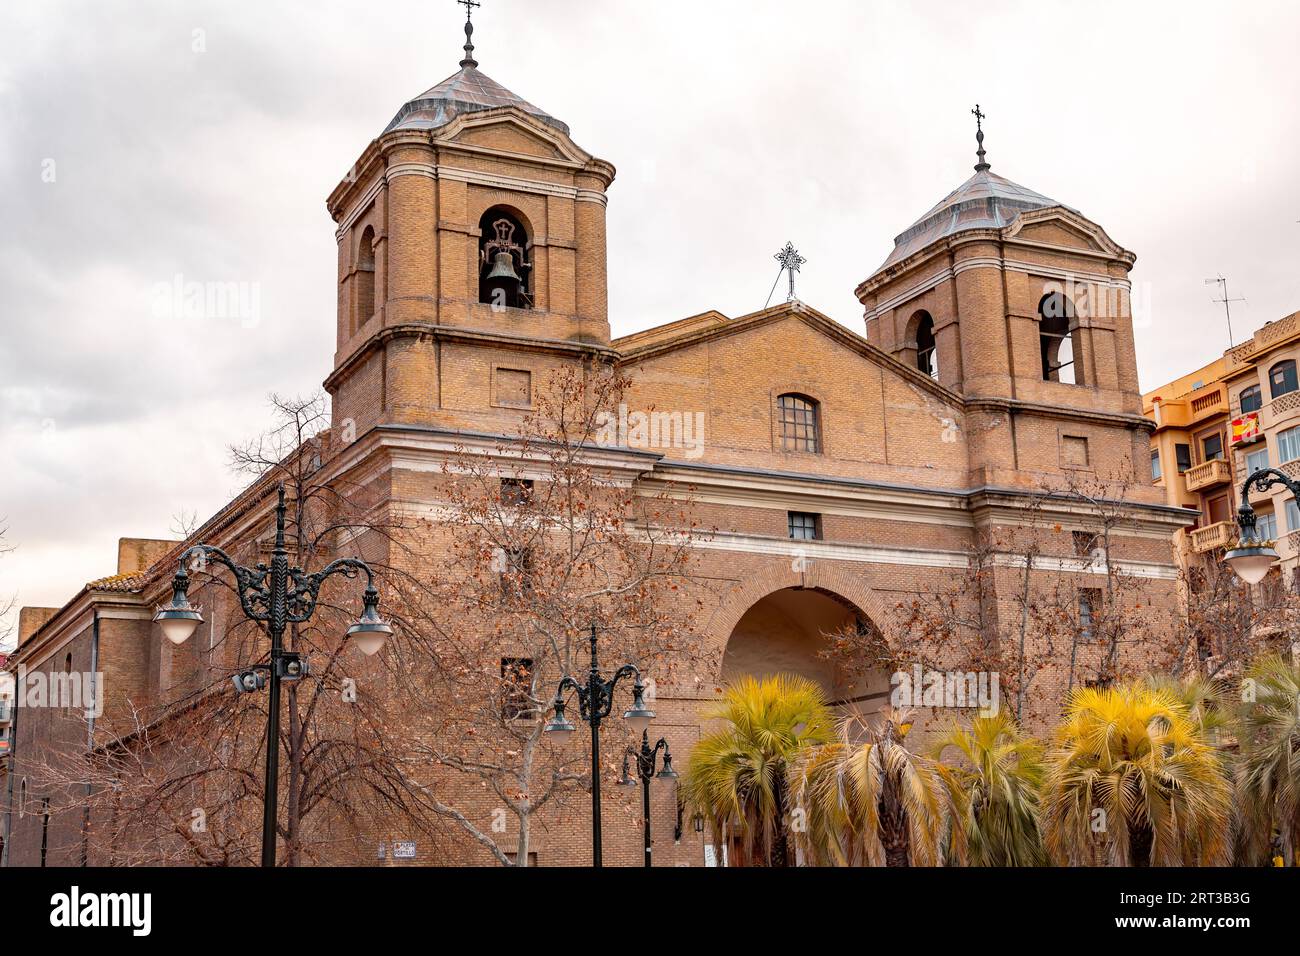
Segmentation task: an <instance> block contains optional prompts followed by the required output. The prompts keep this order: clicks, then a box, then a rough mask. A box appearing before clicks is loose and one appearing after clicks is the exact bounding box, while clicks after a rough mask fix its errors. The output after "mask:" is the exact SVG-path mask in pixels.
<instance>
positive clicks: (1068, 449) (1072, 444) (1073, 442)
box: [1061, 435, 1088, 468]
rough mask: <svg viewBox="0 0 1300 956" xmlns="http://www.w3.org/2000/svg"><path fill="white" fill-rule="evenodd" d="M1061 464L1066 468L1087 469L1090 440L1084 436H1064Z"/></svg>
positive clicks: (1062, 439)
mask: <svg viewBox="0 0 1300 956" xmlns="http://www.w3.org/2000/svg"><path fill="white" fill-rule="evenodd" d="M1061 464H1062V465H1064V466H1065V467H1066V468H1087V467H1088V439H1086V438H1084V437H1083V436H1082V435H1062V436H1061Z"/></svg>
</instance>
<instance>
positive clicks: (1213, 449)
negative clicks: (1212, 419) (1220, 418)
mask: <svg viewBox="0 0 1300 956" xmlns="http://www.w3.org/2000/svg"><path fill="white" fill-rule="evenodd" d="M1201 451H1202V452H1203V453H1204V455H1205V457H1204V459H1203V460H1204V461H1214V460H1215V459H1216V458H1222V457H1223V435H1222V434H1214V435H1208V436H1206V437H1205V438H1202V439H1201Z"/></svg>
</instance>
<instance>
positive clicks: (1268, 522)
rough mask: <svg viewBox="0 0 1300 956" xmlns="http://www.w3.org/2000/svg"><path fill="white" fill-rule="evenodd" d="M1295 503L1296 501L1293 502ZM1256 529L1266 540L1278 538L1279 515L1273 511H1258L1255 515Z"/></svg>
mask: <svg viewBox="0 0 1300 956" xmlns="http://www.w3.org/2000/svg"><path fill="white" fill-rule="evenodd" d="M1291 503H1292V504H1295V502H1294V501H1293V502H1291ZM1255 531H1256V532H1257V533H1258V534H1259V536H1260V537H1261V538H1263V539H1264V540H1266V541H1276V540H1277V515H1275V514H1273V512H1271V511H1268V512H1263V511H1261V512H1258V513H1257V514H1256V515H1255Z"/></svg>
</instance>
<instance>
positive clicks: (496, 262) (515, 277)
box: [486, 250, 523, 282]
mask: <svg viewBox="0 0 1300 956" xmlns="http://www.w3.org/2000/svg"><path fill="white" fill-rule="evenodd" d="M486 278H487V281H488V282H500V281H510V282H523V280H522V279H520V278H519V274H518V273H517V272H515V257H514V256H512V255H511V254H510V253H509V252H506V251H505V250H502V251H501V252H498V253H497V254H496V255H495V256H493V257H492V271H491V272H489V273H488V274H487V277H486Z"/></svg>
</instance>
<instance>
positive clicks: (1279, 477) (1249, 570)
mask: <svg viewBox="0 0 1300 956" xmlns="http://www.w3.org/2000/svg"><path fill="white" fill-rule="evenodd" d="M1274 485H1284V486H1285V487H1286V488H1287V490H1288V491H1290V492H1291V494H1293V495H1295V497H1296V500H1297V501H1300V483H1297V482H1295V481H1293V480H1292V479H1291V478H1289V477H1288V476H1287V475H1285V474H1283V473H1282V472H1280V471H1278V470H1277V469H1276V468H1260V469H1259V470H1258V471H1255V472H1252V473H1251V474H1250V476H1249V477H1247V478H1246V481H1245V483H1244V484H1242V486H1241V506H1240V507H1239V508H1238V509H1237V527H1238V528H1239V529H1240V531H1241V537H1240V539H1239V540H1238V541H1237V544H1236V546H1235V547H1233V548H1232V549H1231V550H1230V551H1228V552H1227V553H1226V554H1224V556H1223V560H1224V561H1225V562H1227V564H1228V567H1230V568H1232V570H1233V571H1235V572H1236V573H1237V576H1238V577H1239V578H1241V580H1243V581H1245V582H1246V583H1247V584H1258V583H1259V582H1260V581H1262V580H1264V576H1265V575H1266V574H1268V572H1269V570H1270V569H1271V568H1272V567H1273V565H1275V564H1277V562H1278V553H1277V551H1276V550H1275V549H1274V547H1273V544H1274V542H1272V541H1269V540H1266V539H1264V538H1262V537H1260V534H1259V531H1258V530H1257V529H1256V515H1255V509H1254V508H1253V507H1251V504H1250V492H1251V490H1252V489H1253V490H1255V491H1259V492H1264V491H1268V489H1270V488H1272V487H1273V486H1274Z"/></svg>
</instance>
